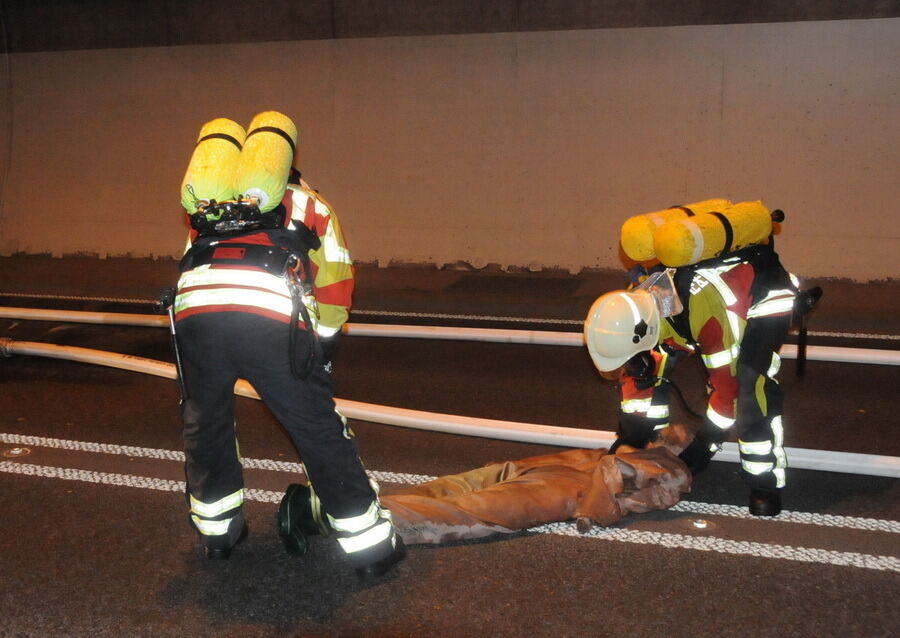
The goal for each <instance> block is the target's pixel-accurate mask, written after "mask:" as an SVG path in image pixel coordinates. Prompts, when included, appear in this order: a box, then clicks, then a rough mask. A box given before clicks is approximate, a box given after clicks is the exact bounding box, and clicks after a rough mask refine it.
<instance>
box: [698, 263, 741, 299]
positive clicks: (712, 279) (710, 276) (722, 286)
mask: <svg viewBox="0 0 900 638" xmlns="http://www.w3.org/2000/svg"><path fill="white" fill-rule="evenodd" d="M736 265H737V264H729V265H727V266H720V267H719V268H700V269H699V270H697V274H698V275H700V276H701V277H703V278H704V279H706V280H707V281H708V282H709V283H711V284H712V285H713V286H714V287H715V289H716V290H718V291H719V294H720V295H721V296H722V300H723V301H724V302H725V305H726V306H731V305H733V304H734V303H735V302H736V301H737V297H735V296H734V293H733V292H731V288H729V287H728V285H727V284H726V283H725V281H724V280H723V279H722V277H721V275H724V274H725V273H726V272H728V271H729V270H731V269H732V268H734V267H735V266H736Z"/></svg>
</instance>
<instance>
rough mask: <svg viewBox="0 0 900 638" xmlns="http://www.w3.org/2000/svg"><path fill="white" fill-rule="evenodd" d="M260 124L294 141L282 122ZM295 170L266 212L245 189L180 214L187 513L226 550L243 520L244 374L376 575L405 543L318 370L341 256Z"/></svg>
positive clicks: (358, 565)
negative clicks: (239, 414)
mask: <svg viewBox="0 0 900 638" xmlns="http://www.w3.org/2000/svg"><path fill="white" fill-rule="evenodd" d="M282 117H283V116H282ZM263 128H264V129H265V130H264V133H265V134H268V135H272V134H273V133H277V134H279V135H281V137H282V138H284V140H285V142H277V141H275V142H271V143H272V144H277V143H286V144H289V146H290V153H291V156H292V155H293V150H294V149H293V144H290V137H289V136H287V135H284V134H283V131H278V130H274V131H273V129H275V128H276V127H273V126H268V127H260V130H263ZM254 132H255V131H254V130H251V131H250V132H249V134H248V135H247V139H248V140H249V139H250V137H251V136H252V135H253V134H254ZM210 137H211V136H210ZM221 137H222V136H219V137H218V138H216V139H215V142H216V143H221ZM204 139H205V138H204ZM232 141H234V142H235V144H238V146H240V144H239V143H238V141H237V140H232ZM201 142H202V139H201ZM285 148H287V147H285ZM243 152H246V150H245V151H243ZM292 176H293V177H294V178H296V179H294V180H292V181H294V182H295V183H291V184H288V185H287V188H286V190H284V191H283V192H284V197H283V199H281V201H280V203H278V204H277V206H275V207H274V208H273V209H271V210H269V211H267V212H264V213H263V212H261V210H262V209H261V208H259V207H257V204H258V203H259V202H258V201H257V200H250V202H249V204H250V205H249V206H247V205H246V204H247V203H248V202H244V201H238V202H237V203H234V202H229V203H225V204H214V203H211V204H210V205H209V206H208V207H206V208H202V209H198V210H199V211H200V212H198V213H197V214H195V215H192V216H191V217H192V226H193V227H194V229H195V230H198V231H199V232H195V233H192V239H193V241H192V245H191V247H190V249H189V250H188V251H187V253H186V254H185V256H184V258H183V259H182V263H181V268H182V274H181V277H180V279H179V282H178V290H177V296H176V298H175V306H174V319H175V325H176V326H177V338H176V339H177V341H176V343H177V347H178V354H179V357H180V360H181V366H182V370H181V372H182V379H183V386H184V390H185V397H184V400H183V403H182V414H183V418H184V442H185V456H186V463H185V472H186V477H187V492H188V499H189V502H190V519H191V522H192V524H193V526H194V527H195V528H196V529H197V531H198V532H199V533H200V535H201V539H202V545H203V547H204V550H205V554H206V556H207V557H209V558H228V557H229V556H230V554H231V551H232V548H233V547H234V546H235V545H236V544H237V543H239V542H240V541H241V540H243V538H244V537H245V536H246V534H247V524H246V521H245V518H244V514H243V509H242V505H243V499H244V482H243V475H242V466H241V463H240V457H239V453H238V445H237V441H236V438H235V422H234V396H233V387H234V383H235V382H236V380H237V379H238V378H243V379H246V380H247V381H249V382H250V383H251V384H252V385H253V387H254V388H255V389H256V390H257V392H258V393H259V395H260V398H261V399H262V400H263V402H264V403H265V404H266V405H267V406H268V407H269V408H270V409H271V410H272V412H273V413H274V415H275V416H276V418H277V419H278V420H279V422H280V423H281V424H282V425H283V426H284V427H285V429H286V430H287V432H288V433H289V435H290V436H291V438H292V440H293V442H294V444H295V445H296V447H297V449H298V451H299V452H300V455H301V458H302V460H303V465H304V468H305V472H306V475H307V477H308V479H309V481H310V484H311V485H314V486H315V491H316V494H317V495H318V497H319V499H320V500H321V503H322V504H323V507H324V509H325V512H326V513H327V517H328V521H329V523H330V524H331V526H332V528H333V529H334V530H335V535H336V537H337V540H338V542H339V544H340V546H341V548H342V549H343V550H344V552H345V553H346V555H347V557H348V559H349V562H350V564H351V565H352V566H353V567H354V568H355V569H356V570H357V572H358V573H359V574H360V575H361V576H365V575H371V574H376V575H380V574H381V573H383V572H385V571H387V569H389V568H390V567H391V566H392V565H393V564H394V563H396V562H397V561H398V560H400V559H401V558H402V557H403V553H404V549H403V545H402V541H401V540H400V539H399V536H398V535H397V534H396V533H395V532H394V528H393V525H392V523H391V520H390V514H389V512H388V511H387V510H385V509H383V508H382V507H381V505H380V503H379V501H378V498H377V495H376V492H375V489H374V488H373V483H370V481H369V479H368V477H367V475H366V473H365V470H364V469H363V466H362V463H361V461H360V459H359V456H358V450H357V444H356V440H355V438H354V436H353V433H352V432H351V430H350V428H349V427H348V425H347V422H346V420H345V419H344V417H343V416H341V415H340V414H339V413H338V412H337V410H336V408H335V403H334V398H333V390H332V381H331V377H330V374H329V373H330V368H331V363H330V357H331V352H332V351H333V346H334V343H335V341H336V339H337V338H338V335H339V333H340V329H341V326H342V325H343V324H344V322H345V321H346V320H347V316H348V308H349V306H350V300H351V294H352V291H353V268H352V262H351V259H350V255H349V253H348V251H347V248H346V245H345V244H344V240H343V237H342V234H341V229H340V226H339V224H338V221H337V218H336V216H335V215H334V212H333V211H332V210H331V208H330V206H329V205H328V204H327V203H326V202H325V201H324V200H323V199H322V198H321V197H319V196H318V194H317V193H316V192H315V191H313V190H311V189H310V188H309V187H308V186H306V184H305V183H301V182H300V180H299V173H296V172H294V173H292ZM283 186H284V183H282V188H283ZM214 206H217V207H218V208H216V209H215V210H213V208H214ZM210 211H212V212H210ZM225 222H228V223H225ZM286 544H287V541H286Z"/></svg>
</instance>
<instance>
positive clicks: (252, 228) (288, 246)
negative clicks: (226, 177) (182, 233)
mask: <svg viewBox="0 0 900 638" xmlns="http://www.w3.org/2000/svg"><path fill="white" fill-rule="evenodd" d="M285 216H286V210H285V207H284V205H282V204H279V205H278V206H276V207H275V208H274V209H273V210H271V211H268V212H266V213H262V212H260V210H259V205H258V202H257V200H256V198H253V197H250V198H239V199H237V200H232V201H223V202H216V201H215V200H211V201H209V202H205V201H202V200H201V201H198V203H197V211H196V212H195V213H193V214H191V216H190V220H191V227H192V228H193V229H194V230H196V231H197V233H198V237H197V239H196V240H195V241H194V244H193V245H192V246H191V248H190V249H188V251H187V252H186V253H185V254H184V257H182V259H181V263H180V265H179V267H180V271H181V272H186V271H188V270H191V269H192V268H196V267H198V266H204V265H207V264H222V265H240V266H251V267H255V268H260V269H262V270H264V271H266V272H268V273H269V274H272V275H275V276H277V277H282V278H284V279H285V281H286V282H287V285H288V289H289V290H290V293H291V329H290V333H289V335H290V336H289V348H290V349H289V353H290V361H291V372H292V373H293V374H294V376H296V377H298V378H301V379H305V378H306V377H308V376H309V373H310V372H311V371H312V369H313V367H314V366H315V364H316V363H318V362H319V361H321V360H322V359H323V355H322V346H321V344H320V343H319V339H318V336H317V334H316V331H315V327H314V325H313V322H312V319H311V317H310V314H309V308H308V307H307V304H306V303H304V298H307V299H309V300H311V304H310V305H312V307H313V311H314V312H316V313H318V309H317V306H316V305H315V296H314V293H315V291H314V286H313V282H312V281H311V279H310V273H311V271H310V261H309V251H310V250H318V249H319V247H320V246H321V242H320V240H319V237H318V236H317V235H316V234H315V232H313V231H312V230H311V229H310V228H308V227H307V226H306V225H305V224H296V226H297V227H296V229H294V230H291V229H288V228H285V227H284V222H285ZM259 232H263V233H265V234H266V235H267V236H268V238H269V239H270V240H271V242H272V245H271V246H266V245H261V244H254V243H241V242H239V241H235V239H239V238H241V237H245V236H248V235H251V234H255V233H259ZM223 239H227V240H228V241H227V242H224V243H223V242H222V240H223ZM301 318H302V319H303V324H304V326H305V328H306V330H305V332H306V339H307V345H308V349H307V354H306V356H305V358H303V360H302V362H301V361H299V360H298V356H297V337H298V335H297V333H298V331H299V330H300V328H299V327H298V323H299V321H300V319H301Z"/></svg>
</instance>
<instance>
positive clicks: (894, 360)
mask: <svg viewBox="0 0 900 638" xmlns="http://www.w3.org/2000/svg"><path fill="white" fill-rule="evenodd" d="M0 318H3V319H23V320H31V321H64V322H71V323H93V324H108V325H123V326H147V327H155V328H164V327H167V326H168V319H167V318H166V317H165V316H161V315H142V314H128V313H118V312H85V311H81V310H45V309H38V308H3V307H0ZM344 332H345V333H346V334H348V335H351V336H357V337H392V338H405V339H448V340H459V341H490V342H495V343H520V344H533V345H544V346H577V347H583V346H584V337H583V336H582V334H581V333H580V332H552V331H549V330H502V329H497V328H455V327H449V326H395V325H390V324H370V323H348V324H346V325H345V326H344ZM780 354H781V356H782V358H784V359H796V358H797V346H795V345H792V344H786V345H784V346H783V347H782V348H781V352H780ZM806 358H807V359H808V360H810V361H830V362H834V363H869V364H880V365H894V366H896V365H900V350H876V349H870V348H836V347H831V346H807V347H806Z"/></svg>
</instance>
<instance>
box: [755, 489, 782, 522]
mask: <svg viewBox="0 0 900 638" xmlns="http://www.w3.org/2000/svg"><path fill="white" fill-rule="evenodd" d="M749 509H750V513H751V514H753V515H754V516H778V514H780V513H781V490H778V489H763V488H758V487H755V488H753V489H752V490H750V508H749Z"/></svg>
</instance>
